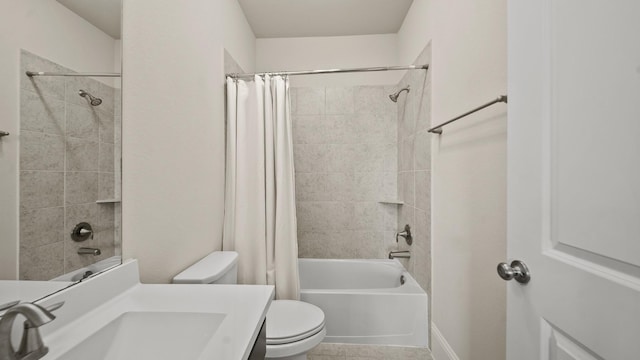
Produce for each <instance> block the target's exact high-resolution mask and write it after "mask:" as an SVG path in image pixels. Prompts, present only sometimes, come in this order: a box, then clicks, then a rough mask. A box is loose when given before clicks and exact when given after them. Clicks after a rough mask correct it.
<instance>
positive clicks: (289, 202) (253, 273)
mask: <svg viewBox="0 0 640 360" xmlns="http://www.w3.org/2000/svg"><path fill="white" fill-rule="evenodd" d="M296 230H297V225H296V202H295V178H294V169H293V137H292V125H291V114H290V99H289V80H288V79H287V78H283V77H280V76H274V77H271V76H264V79H263V78H262V77H260V76H255V78H254V79H253V81H243V80H234V79H232V78H227V166H226V193H225V220H224V236H223V250H233V251H237V252H238V253H239V260H238V282H239V283H241V284H260V285H264V284H268V285H275V287H276V299H292V300H298V299H299V296H300V285H299V278H298V239H297V231H296Z"/></svg>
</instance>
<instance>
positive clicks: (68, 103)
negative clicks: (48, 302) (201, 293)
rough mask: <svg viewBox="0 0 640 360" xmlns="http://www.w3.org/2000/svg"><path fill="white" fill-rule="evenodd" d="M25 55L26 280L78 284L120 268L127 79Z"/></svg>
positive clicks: (22, 275) (22, 271)
mask: <svg viewBox="0 0 640 360" xmlns="http://www.w3.org/2000/svg"><path fill="white" fill-rule="evenodd" d="M20 55H21V56H20V60H21V68H22V71H21V81H20V134H19V141H20V171H19V176H20V212H19V222H20V235H19V242H20V253H19V279H20V280H52V279H53V280H57V281H67V282H72V281H77V280H79V279H82V278H83V277H88V276H90V275H91V274H93V273H96V272H100V271H102V270H104V269H106V268H109V267H112V266H114V265H116V264H119V263H120V255H121V235H120V234H121V220H120V219H121V216H120V213H121V210H120V183H121V180H120V179H121V167H120V164H121V146H120V143H121V115H120V108H121V104H120V88H119V84H118V82H119V79H116V81H113V80H111V79H106V80H105V78H108V77H114V78H118V77H119V76H120V75H119V74H111V73H106V74H105V73H91V74H87V73H78V72H74V71H72V70H70V69H67V68H65V67H63V66H61V65H59V64H57V63H54V62H53V61H50V60H48V59H46V58H43V57H40V56H38V55H36V54H33V53H30V52H28V51H25V50H23V51H22V52H21V54H20ZM97 79H100V80H97Z"/></svg>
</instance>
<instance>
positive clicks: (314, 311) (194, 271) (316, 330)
mask: <svg viewBox="0 0 640 360" xmlns="http://www.w3.org/2000/svg"><path fill="white" fill-rule="evenodd" d="M237 272H238V253H236V252H234V251H216V252H213V253H211V254H209V255H208V256H206V257H205V258H203V259H202V260H200V261H198V262H197V263H195V264H193V265H191V266H190V267H188V268H187V269H185V270H184V271H183V272H181V273H180V274H178V275H176V276H175V277H174V278H173V283H174V284H236V283H237ZM266 327H267V328H266V336H267V354H266V359H279V360H304V359H306V358H307V352H309V351H310V350H311V349H313V348H314V347H316V346H317V345H318V344H320V343H321V342H322V340H323V339H324V337H325V335H326V333H327V331H326V329H325V323H324V313H323V312H322V310H321V309H320V308H319V307H317V306H315V305H312V304H309V303H305V302H302V301H295V300H274V301H272V302H271V306H270V307H269V310H268V311H267V321H266Z"/></svg>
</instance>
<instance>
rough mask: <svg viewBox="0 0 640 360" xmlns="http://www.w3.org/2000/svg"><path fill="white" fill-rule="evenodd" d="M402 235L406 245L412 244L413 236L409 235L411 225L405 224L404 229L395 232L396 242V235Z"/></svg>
mask: <svg viewBox="0 0 640 360" xmlns="http://www.w3.org/2000/svg"><path fill="white" fill-rule="evenodd" d="M399 236H402V237H403V238H404V240H405V241H406V242H407V245H411V244H413V237H412V236H411V226H409V224H406V225H405V226H404V231H401V232H398V233H396V242H398V237H399Z"/></svg>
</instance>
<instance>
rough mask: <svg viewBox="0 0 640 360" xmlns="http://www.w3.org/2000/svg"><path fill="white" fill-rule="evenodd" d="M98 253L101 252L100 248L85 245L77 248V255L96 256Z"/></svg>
mask: <svg viewBox="0 0 640 360" xmlns="http://www.w3.org/2000/svg"><path fill="white" fill-rule="evenodd" d="M100 254H102V251H100V249H94V248H86V247H81V248H80V249H78V255H93V256H98V255H100Z"/></svg>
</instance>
